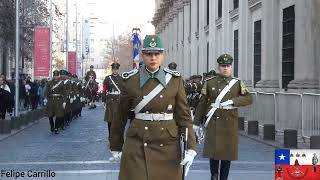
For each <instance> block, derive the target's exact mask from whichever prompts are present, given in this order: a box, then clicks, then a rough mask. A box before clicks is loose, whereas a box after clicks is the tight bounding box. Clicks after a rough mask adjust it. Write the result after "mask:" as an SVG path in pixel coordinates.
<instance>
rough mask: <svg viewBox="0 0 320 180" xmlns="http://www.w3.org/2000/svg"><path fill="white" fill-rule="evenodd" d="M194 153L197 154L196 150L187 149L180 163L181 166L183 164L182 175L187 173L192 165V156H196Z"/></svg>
mask: <svg viewBox="0 0 320 180" xmlns="http://www.w3.org/2000/svg"><path fill="white" fill-rule="evenodd" d="M196 155H197V153H196V151H194V150H192V149H188V150H187V152H186V156H185V157H184V159H183V160H182V161H181V163H180V164H181V165H182V166H185V171H184V176H187V175H188V172H189V168H190V166H191V165H192V162H193V159H194V157H196Z"/></svg>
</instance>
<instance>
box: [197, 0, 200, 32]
mask: <svg viewBox="0 0 320 180" xmlns="http://www.w3.org/2000/svg"><path fill="white" fill-rule="evenodd" d="M199 1H200V0H197V32H199V21H200V17H199V16H200V14H199V13H200V2H199Z"/></svg>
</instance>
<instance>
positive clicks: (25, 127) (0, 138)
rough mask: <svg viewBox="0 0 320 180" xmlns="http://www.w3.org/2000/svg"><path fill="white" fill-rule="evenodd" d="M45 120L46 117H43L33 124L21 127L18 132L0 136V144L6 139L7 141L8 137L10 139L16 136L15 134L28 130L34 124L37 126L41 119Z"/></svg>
mask: <svg viewBox="0 0 320 180" xmlns="http://www.w3.org/2000/svg"><path fill="white" fill-rule="evenodd" d="M45 118H46V117H43V118H40V119H39V120H36V121H34V122H32V123H30V124H28V125H26V126H21V128H20V129H19V130H14V131H12V132H11V133H10V134H6V135H2V136H3V137H1V136H0V142H1V141H4V140H6V139H8V138H9V137H12V136H14V135H16V134H19V133H20V132H22V131H23V130H25V129H28V128H30V127H32V126H34V125H36V124H39V121H41V120H43V119H45Z"/></svg>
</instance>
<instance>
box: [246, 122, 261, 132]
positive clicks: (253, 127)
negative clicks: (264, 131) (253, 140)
mask: <svg viewBox="0 0 320 180" xmlns="http://www.w3.org/2000/svg"><path fill="white" fill-rule="evenodd" d="M248 135H259V123H258V121H248Z"/></svg>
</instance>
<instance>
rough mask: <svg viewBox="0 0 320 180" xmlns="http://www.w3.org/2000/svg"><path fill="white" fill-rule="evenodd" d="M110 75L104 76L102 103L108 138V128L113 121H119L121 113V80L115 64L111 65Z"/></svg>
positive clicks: (117, 65) (117, 66) (118, 66)
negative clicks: (104, 108)
mask: <svg viewBox="0 0 320 180" xmlns="http://www.w3.org/2000/svg"><path fill="white" fill-rule="evenodd" d="M111 68H112V74H111V75H109V76H106V77H105V79H104V81H103V87H104V88H103V92H102V101H103V102H104V103H105V104H106V106H105V107H106V111H105V116H104V121H106V122H108V132H109V136H110V128H111V123H112V121H113V119H119V118H120V117H117V116H121V114H122V112H121V109H120V93H121V91H120V83H122V78H121V76H120V75H119V68H120V64H119V63H117V62H115V63H112V64H111Z"/></svg>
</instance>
